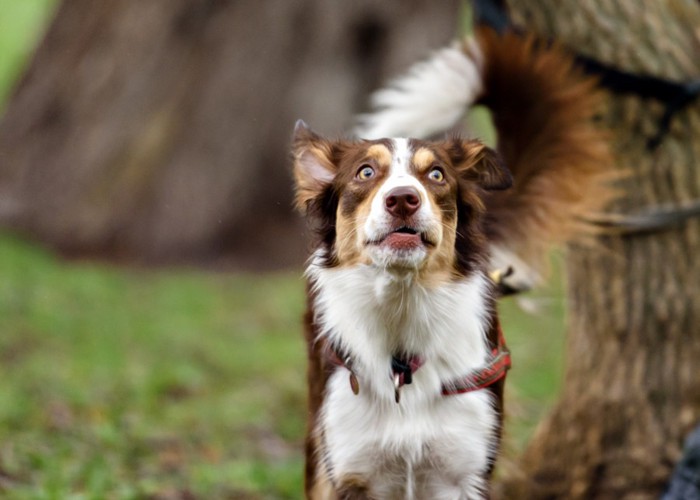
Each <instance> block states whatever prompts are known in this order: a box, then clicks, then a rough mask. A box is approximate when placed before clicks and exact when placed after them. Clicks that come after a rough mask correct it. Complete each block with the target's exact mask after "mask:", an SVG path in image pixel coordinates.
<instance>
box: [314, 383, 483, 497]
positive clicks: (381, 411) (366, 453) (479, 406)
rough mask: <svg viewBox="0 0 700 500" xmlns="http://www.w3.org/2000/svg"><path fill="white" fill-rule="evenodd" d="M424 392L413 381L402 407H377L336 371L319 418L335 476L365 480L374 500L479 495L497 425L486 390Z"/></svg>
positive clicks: (382, 404)
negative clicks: (449, 393) (431, 394)
mask: <svg viewBox="0 0 700 500" xmlns="http://www.w3.org/2000/svg"><path fill="white" fill-rule="evenodd" d="M418 375H420V373H417V374H416V381H415V382H414V384H417V383H418V380H417V379H418V378H419V377H418ZM424 389H425V388H424V387H420V386H419V385H416V386H415V387H413V384H412V385H411V386H406V387H404V388H403V389H402V391H403V394H402V400H401V403H400V404H396V403H395V402H394V401H393V400H390V401H386V400H385V401H382V402H379V401H377V400H376V399H375V398H374V397H373V396H372V395H363V394H362V393H360V395H358V396H355V395H354V394H353V393H352V391H351V390H350V388H349V386H348V381H347V373H346V371H345V370H338V371H337V372H336V373H335V374H334V376H333V377H332V380H331V382H330V384H329V392H328V395H327V399H326V405H325V407H324V410H323V417H322V421H323V424H322V429H323V431H322V432H323V434H324V435H323V439H324V441H325V445H326V451H327V454H328V455H327V458H328V464H329V465H330V466H331V468H332V471H331V474H332V475H333V477H335V478H338V479H342V478H344V477H360V478H363V480H364V481H366V483H367V484H368V486H369V488H370V493H371V494H372V498H382V499H390V498H391V499H393V498H396V499H399V498H401V499H409V498H415V499H422V498H431V499H432V498H435V499H437V498H449V499H458V498H464V499H466V498H480V497H481V496H482V493H483V490H482V488H483V487H484V484H483V476H484V473H485V471H486V470H487V468H488V466H489V463H488V460H489V455H490V452H491V451H492V450H491V449H490V446H491V444H490V443H492V439H493V437H494V436H493V432H494V428H495V426H496V415H495V412H494V410H493V407H492V402H491V401H490V394H491V393H490V392H488V391H477V392H472V393H469V394H464V395H460V396H440V395H437V397H436V398H432V400H431V398H428V397H426V395H425V394H419V391H422V390H424Z"/></svg>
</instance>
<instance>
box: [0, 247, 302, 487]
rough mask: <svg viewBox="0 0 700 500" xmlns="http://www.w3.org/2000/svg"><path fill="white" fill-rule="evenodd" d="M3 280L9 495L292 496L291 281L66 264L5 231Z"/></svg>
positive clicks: (2, 391)
mask: <svg viewBox="0 0 700 500" xmlns="http://www.w3.org/2000/svg"><path fill="white" fill-rule="evenodd" d="M0 280H1V282H0V331H2V336H1V337H0V380H2V384H0V489H4V493H5V495H6V496H8V497H10V498H69V497H70V496H71V495H75V498H112V497H113V498H131V497H137V498H140V497H144V496H148V495H154V494H164V493H165V492H168V491H191V492H192V493H194V494H197V495H199V496H201V497H202V498H215V497H225V496H231V495H235V494H236V492H239V490H240V491H246V492H248V493H250V494H251V495H252V494H259V495H262V496H265V495H271V496H273V497H275V498H285V497H296V496H297V493H298V491H299V487H300V486H299V480H300V467H301V454H300V453H299V443H300V438H301V434H302V428H303V418H304V365H303V362H302V352H303V350H302V347H303V346H302V343H301V337H300V335H299V332H298V324H299V315H300V311H301V309H302V293H301V291H302V289H303V284H302V282H301V280H300V278H299V277H298V276H297V275H296V274H294V275H275V276H267V277H265V278H260V277H255V276H228V275H224V274H222V275H215V274H209V273H203V272H199V273H197V272H191V271H173V272H136V271H124V270H117V269H111V268H108V267H105V266H97V265H91V264H67V263H61V262H59V261H57V260H55V259H54V258H52V257H51V256H50V255H49V254H47V253H45V252H43V251H40V250H38V249H36V248H34V247H32V246H28V245H26V244H23V243H21V242H19V241H17V240H14V239H12V238H8V237H4V238H2V239H0ZM80 495H83V496H82V497H81V496H80Z"/></svg>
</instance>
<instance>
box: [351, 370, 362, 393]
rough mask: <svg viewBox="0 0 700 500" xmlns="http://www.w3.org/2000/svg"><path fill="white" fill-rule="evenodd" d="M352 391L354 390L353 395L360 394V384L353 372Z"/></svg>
mask: <svg viewBox="0 0 700 500" xmlns="http://www.w3.org/2000/svg"><path fill="white" fill-rule="evenodd" d="M350 389H352V393H353V394H354V395H355V396H357V395H358V394H359V393H360V383H359V382H358V381H357V377H356V376H355V374H354V373H353V372H350Z"/></svg>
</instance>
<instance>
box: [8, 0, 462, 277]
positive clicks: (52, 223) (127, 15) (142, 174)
mask: <svg viewBox="0 0 700 500" xmlns="http://www.w3.org/2000/svg"><path fill="white" fill-rule="evenodd" d="M457 10H458V1H457V0H450V1H447V2H430V1H428V0H413V1H410V2H404V1H400V0H388V1H385V2H373V1H370V0H361V1H357V2H341V1H339V0H338V1H326V0H296V1H289V0H266V1H260V0H239V1H232V0H149V1H148V2H144V1H143V0H101V1H95V0H65V2H64V3H63V4H62V5H61V7H60V8H59V10H58V12H57V15H56V17H55V19H54V22H53V24H52V26H51V27H50V29H49V31H48V34H47V35H46V37H45V39H44V41H43V43H42V44H41V46H40V47H39V50H38V52H37V53H36V56H35V58H34V60H33V62H32V64H31V67H30V68H29V71H28V72H27V74H26V75H25V76H24V78H23V79H22V81H21V82H20V84H19V86H18V88H17V89H16V92H15V93H14V96H13V98H12V99H11V102H10V103H9V104H8V106H7V109H6V113H5V116H4V118H3V119H2V122H0V158H1V162H0V200H1V202H0V224H2V225H4V226H6V227H7V226H9V227H12V228H16V229H19V230H21V231H23V232H24V233H27V234H30V235H33V236H34V237H36V238H38V239H39V240H41V241H43V242H47V243H49V244H51V245H52V246H54V247H55V248H58V249H60V250H63V251H66V252H73V253H80V254H84V253H101V254H107V255H112V256H114V255H117V256H120V257H127V258H136V259H146V260H153V259H163V258H166V259H183V258H185V259H188V258H202V257H211V256H214V257H217V256H222V255H224V256H228V257H230V258H231V259H233V260H234V261H236V262H238V263H241V264H253V265H255V264H257V265H267V266H268V267H269V266H274V265H285V264H289V263H299V262H301V259H302V256H303V255H304V253H305V252H304V250H305V249H304V245H305V243H303V242H304V241H305V238H304V237H303V236H302V235H301V234H300V233H301V231H302V228H301V225H300V224H299V222H298V220H297V218H296V217H295V216H294V215H292V213H291V209H290V208H291V176H290V175H289V173H288V170H289V168H288V158H287V155H288V140H289V137H290V136H291V130H292V127H293V123H294V121H295V120H296V119H297V118H304V119H305V120H306V121H307V122H308V123H310V124H312V125H313V126H314V127H315V128H316V129H318V130H323V131H324V132H325V133H332V132H341V131H342V130H344V129H345V128H346V127H347V126H348V125H349V124H350V119H351V116H352V114H353V113H355V112H357V111H358V109H359V108H360V106H361V105H362V104H364V101H365V98H366V95H367V94H368V92H369V91H370V90H372V89H373V88H375V87H377V86H378V85H379V83H380V80H382V79H384V78H385V77H386V76H387V75H391V74H393V73H396V72H397V70H398V69H399V68H402V67H403V66H405V65H407V64H409V63H410V62H412V61H413V60H415V59H416V58H420V57H422V56H424V55H425V54H426V53H427V52H428V51H429V50H430V49H432V48H437V47H440V46H441V45H443V44H444V43H446V42H447V41H448V40H449V39H450V38H451V37H452V36H453V35H454V31H455V29H456V20H455V14H456V13H457Z"/></svg>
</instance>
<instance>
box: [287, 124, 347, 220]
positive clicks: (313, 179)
mask: <svg viewBox="0 0 700 500" xmlns="http://www.w3.org/2000/svg"><path fill="white" fill-rule="evenodd" d="M292 154H293V155H294V180H295V183H296V200H295V202H296V207H297V209H298V210H299V211H300V212H302V213H306V212H307V209H308V207H309V204H310V203H311V202H312V201H313V200H314V199H316V198H318V197H320V196H321V195H322V194H323V192H324V191H325V190H326V188H328V187H329V186H330V185H331V184H332V182H333V179H335V175H336V173H337V168H336V166H335V164H334V163H333V161H332V158H333V143H332V142H331V141H329V140H327V139H324V138H323V137H321V136H320V135H318V134H316V133H314V132H313V131H312V130H311V129H310V128H309V127H308V126H307V125H306V123H304V121H303V120H298V121H297V123H296V125H295V127H294V136H293V139H292Z"/></svg>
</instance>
